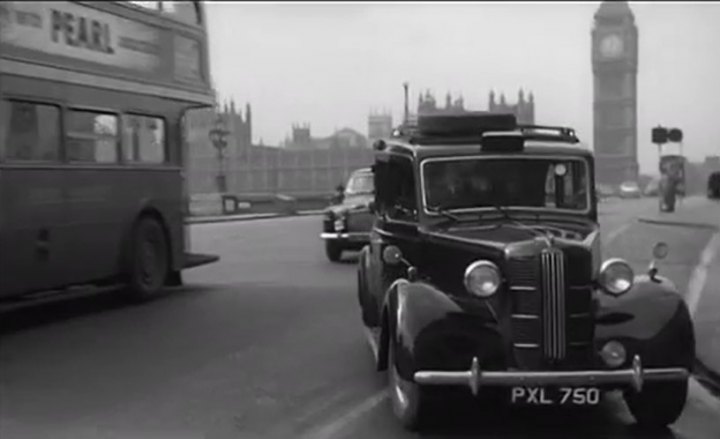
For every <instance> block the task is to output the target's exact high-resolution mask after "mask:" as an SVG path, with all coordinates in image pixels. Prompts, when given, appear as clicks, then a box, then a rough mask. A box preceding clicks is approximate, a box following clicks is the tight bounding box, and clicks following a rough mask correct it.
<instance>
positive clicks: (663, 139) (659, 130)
mask: <svg viewBox="0 0 720 439" xmlns="http://www.w3.org/2000/svg"><path fill="white" fill-rule="evenodd" d="M667 142H668V130H667V128H664V127H656V128H653V129H652V143H656V144H658V145H662V144H663V143H667Z"/></svg>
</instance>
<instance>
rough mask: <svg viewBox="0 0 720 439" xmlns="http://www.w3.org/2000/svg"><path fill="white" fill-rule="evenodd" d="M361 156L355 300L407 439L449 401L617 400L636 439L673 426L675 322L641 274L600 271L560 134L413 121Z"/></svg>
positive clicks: (575, 148)
mask: <svg viewBox="0 0 720 439" xmlns="http://www.w3.org/2000/svg"><path fill="white" fill-rule="evenodd" d="M405 130H406V131H405ZM374 149H375V154H376V158H375V164H374V167H373V173H374V174H375V182H376V187H375V197H374V202H373V205H372V209H373V212H375V225H374V227H373V229H372V230H371V232H370V234H371V239H370V242H369V244H368V245H367V246H365V247H364V248H363V250H362V251H361V253H360V258H359V260H358V283H357V288H358V295H357V297H358V304H359V308H360V315H361V319H362V322H363V325H364V326H365V330H366V334H367V336H368V337H367V338H368V342H369V343H370V345H371V347H372V351H373V354H374V359H375V367H376V368H377V370H382V371H387V374H388V380H387V382H388V384H387V385H388V394H389V399H390V403H391V404H390V406H391V407H392V409H393V412H394V414H395V416H396V417H397V418H398V420H399V421H400V422H401V423H402V424H403V425H404V426H405V427H406V428H409V429H421V428H422V427H423V425H422V423H423V421H426V420H429V419H432V418H433V415H434V410H435V409H436V408H438V407H439V406H442V405H445V404H448V400H449V399H450V398H451V396H452V395H454V394H457V393H456V392H457V391H458V390H461V389H466V391H467V393H472V394H473V395H475V396H477V397H478V399H479V402H480V403H483V402H486V401H504V402H505V403H507V404H509V405H523V406H524V405H536V406H540V405H545V406H547V405H553V406H555V407H558V408H562V407H569V406H574V405H583V406H596V405H597V404H599V402H600V400H601V395H602V393H604V392H606V391H613V390H619V391H621V392H622V394H623V396H624V399H625V401H626V402H627V405H628V406H629V408H630V411H631V413H632V414H633V416H634V417H635V419H636V421H637V423H638V425H639V426H640V427H641V428H645V427H647V428H649V429H651V430H654V429H656V428H658V427H664V426H666V425H668V424H672V423H673V422H675V420H676V419H677V418H678V417H679V416H680V414H681V413H682V411H683V407H684V405H685V401H686V399H687V394H688V378H689V370H690V369H691V368H692V367H693V363H694V357H695V355H694V342H693V340H694V333H693V324H692V320H691V317H690V313H689V311H688V308H687V305H686V304H685V302H684V300H683V298H682V295H681V294H680V292H679V291H678V290H677V289H676V287H675V286H673V284H672V283H671V282H670V281H668V280H667V279H664V278H662V277H660V276H656V275H657V268H656V267H655V262H653V263H652V264H651V266H650V267H649V268H648V276H635V274H634V272H633V270H632V268H631V267H630V265H629V264H628V263H627V262H625V261H623V260H621V259H617V258H610V259H602V255H601V249H602V242H601V235H600V225H599V223H598V209H597V203H596V202H595V201H596V198H595V197H593V196H591V194H590V190H591V188H592V184H591V183H592V182H593V181H594V175H593V172H594V171H593V170H594V169H595V167H594V163H595V161H594V156H593V154H592V152H591V151H590V150H588V149H587V148H586V147H584V146H582V145H580V144H579V141H578V140H577V138H576V136H575V134H574V130H572V129H570V128H563V127H527V126H518V125H517V123H516V121H515V118H514V116H513V115H488V114H487V113H481V114H474V113H470V114H465V115H462V116H448V115H437V116H436V115H428V116H422V115H421V116H420V117H419V119H418V126H417V127H409V128H408V127H405V128H403V129H401V130H400V132H399V133H398V135H397V136H395V137H392V138H388V139H385V140H382V141H379V142H377V143H376V145H375V148H374ZM653 255H654V256H655V258H657V259H661V258H663V257H665V256H666V255H667V246H666V245H664V244H662V243H658V245H657V246H656V247H655V248H654V249H653ZM449 387H455V389H452V388H450V389H449ZM487 396H495V397H497V399H492V398H490V399H486V398H485V397H487ZM479 410H483V409H482V408H481V407H480V408H479Z"/></svg>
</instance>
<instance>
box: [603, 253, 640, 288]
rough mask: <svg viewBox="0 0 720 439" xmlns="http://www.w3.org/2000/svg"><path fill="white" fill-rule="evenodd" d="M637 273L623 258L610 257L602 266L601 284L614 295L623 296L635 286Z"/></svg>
mask: <svg viewBox="0 0 720 439" xmlns="http://www.w3.org/2000/svg"><path fill="white" fill-rule="evenodd" d="M634 278H635V274H634V273H633V270H632V268H630V265H628V263H627V262H625V261H623V260H622V259H608V260H607V261H605V262H604V263H603V264H602V266H601V267H600V276H599V282H600V286H601V287H602V288H603V289H604V290H605V291H606V292H608V293H609V294H612V295H613V296H622V295H623V294H625V293H627V292H628V291H630V289H631V288H632V286H633V279H634Z"/></svg>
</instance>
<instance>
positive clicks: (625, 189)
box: [620, 181, 642, 198]
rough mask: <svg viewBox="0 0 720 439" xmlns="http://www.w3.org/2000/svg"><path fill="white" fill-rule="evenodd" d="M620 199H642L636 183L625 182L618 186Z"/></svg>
mask: <svg viewBox="0 0 720 439" xmlns="http://www.w3.org/2000/svg"><path fill="white" fill-rule="evenodd" d="M620 197H621V198H640V197H642V192H641V191H640V186H638V184H637V182H634V181H626V182H624V183H623V184H621V185H620Z"/></svg>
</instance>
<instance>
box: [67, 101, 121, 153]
mask: <svg viewBox="0 0 720 439" xmlns="http://www.w3.org/2000/svg"><path fill="white" fill-rule="evenodd" d="M117 126H118V121H117V116H115V115H114V114H107V113H98V112H94V111H86V110H71V111H70V112H69V114H68V132H67V138H68V142H67V155H68V159H69V160H70V161H73V162H89V163H117V161H118V132H117V131H118V129H117Z"/></svg>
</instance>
